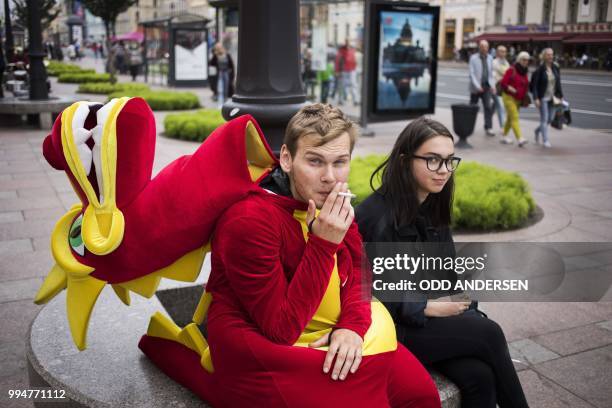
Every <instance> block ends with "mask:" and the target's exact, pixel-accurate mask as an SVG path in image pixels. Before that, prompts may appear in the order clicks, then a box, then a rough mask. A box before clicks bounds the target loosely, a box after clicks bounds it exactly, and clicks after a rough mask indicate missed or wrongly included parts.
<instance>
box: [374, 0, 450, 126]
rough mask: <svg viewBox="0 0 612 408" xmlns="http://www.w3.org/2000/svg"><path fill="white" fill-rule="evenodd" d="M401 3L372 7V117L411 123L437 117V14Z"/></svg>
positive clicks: (419, 6)
mask: <svg viewBox="0 0 612 408" xmlns="http://www.w3.org/2000/svg"><path fill="white" fill-rule="evenodd" d="M402 3H404V2H393V3H391V4H389V2H376V1H374V2H372V4H371V6H370V7H371V10H370V16H369V18H370V22H371V25H370V59H369V61H370V66H369V68H370V69H369V70H368V72H369V75H368V77H369V78H368V79H369V81H368V82H369V84H370V86H371V92H370V98H369V99H370V107H369V108H370V111H371V113H372V114H373V116H378V117H381V116H382V117H385V116H396V117H404V118H408V117H414V116H418V115H422V114H425V113H433V111H434V106H435V89H436V68H437V48H438V47H437V42H438V36H437V33H438V24H439V23H438V12H439V8H438V7H430V6H427V5H422V4H420V5H415V4H414V3H412V4H411V3H404V4H402Z"/></svg>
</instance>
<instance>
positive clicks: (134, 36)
mask: <svg viewBox="0 0 612 408" xmlns="http://www.w3.org/2000/svg"><path fill="white" fill-rule="evenodd" d="M114 40H115V41H137V42H142V40H144V34H143V33H141V32H139V31H134V32H131V33H127V34H122V35H118V36H116V37H115V38H114Z"/></svg>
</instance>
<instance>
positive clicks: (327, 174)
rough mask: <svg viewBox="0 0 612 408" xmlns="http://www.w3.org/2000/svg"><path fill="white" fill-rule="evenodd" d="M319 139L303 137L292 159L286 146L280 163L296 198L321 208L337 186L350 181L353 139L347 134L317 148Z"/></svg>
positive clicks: (282, 150)
mask: <svg viewBox="0 0 612 408" xmlns="http://www.w3.org/2000/svg"><path fill="white" fill-rule="evenodd" d="M319 140H320V139H319V137H318V136H315V135H306V136H302V137H300V138H299V139H298V143H297V149H296V152H295V155H294V156H293V157H291V154H290V153H289V149H287V146H286V145H283V147H282V148H281V154H280V163H281V168H282V169H283V171H284V172H285V173H287V174H288V175H289V180H290V182H291V194H292V195H293V198H295V199H296V200H298V201H302V202H304V203H307V202H308V200H314V202H315V204H316V206H317V208H319V209H320V208H321V207H323V203H325V200H326V199H327V195H328V194H329V192H330V191H331V190H332V189H333V188H334V186H335V185H336V183H338V182H346V181H347V180H348V176H349V171H350V162H351V140H350V137H349V134H348V133H346V132H345V133H343V134H342V135H341V136H339V137H337V138H335V139H334V140H332V141H330V142H328V143H326V144H324V145H322V146H317V145H316V144H317V142H318V141H319Z"/></svg>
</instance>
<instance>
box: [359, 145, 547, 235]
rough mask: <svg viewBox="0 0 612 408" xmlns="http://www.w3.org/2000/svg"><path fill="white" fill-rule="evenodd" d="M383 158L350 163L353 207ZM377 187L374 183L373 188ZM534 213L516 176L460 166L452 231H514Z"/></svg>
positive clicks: (474, 165) (470, 164)
mask: <svg viewBox="0 0 612 408" xmlns="http://www.w3.org/2000/svg"><path fill="white" fill-rule="evenodd" d="M384 159H385V156H381V155H370V156H366V157H357V158H355V159H353V161H352V163H351V175H350V178H349V185H350V187H351V191H352V192H353V193H354V194H356V195H357V199H356V201H355V203H359V202H360V201H362V200H364V199H365V198H366V197H367V196H368V195H369V194H370V193H371V192H372V190H371V188H370V175H371V174H372V172H373V171H374V169H375V168H376V166H377V165H378V164H380V163H382V161H383V160H384ZM379 185H380V183H379V180H375V183H374V187H375V188H376V187H378V186H379ZM534 210H535V202H534V200H533V197H532V196H531V192H530V188H529V185H528V184H527V182H526V181H525V180H524V179H523V178H522V177H521V176H520V175H519V174H517V173H511V172H508V171H503V170H500V169H498V168H496V167H493V166H488V165H484V164H479V163H476V162H462V163H461V165H460V166H459V168H458V169H457V173H456V175H455V196H454V203H453V227H455V228H464V229H471V230H496V229H511V228H517V227H520V226H522V225H524V224H525V222H526V221H527V219H528V218H529V216H530V215H531V214H533V211H534Z"/></svg>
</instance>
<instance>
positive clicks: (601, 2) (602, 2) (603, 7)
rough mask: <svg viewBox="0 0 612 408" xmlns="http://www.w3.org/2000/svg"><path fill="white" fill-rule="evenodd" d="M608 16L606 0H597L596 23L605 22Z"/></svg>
mask: <svg viewBox="0 0 612 408" xmlns="http://www.w3.org/2000/svg"><path fill="white" fill-rule="evenodd" d="M607 18H608V0H598V1H597V20H595V21H597V22H598V23H605V22H606V19H607Z"/></svg>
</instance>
